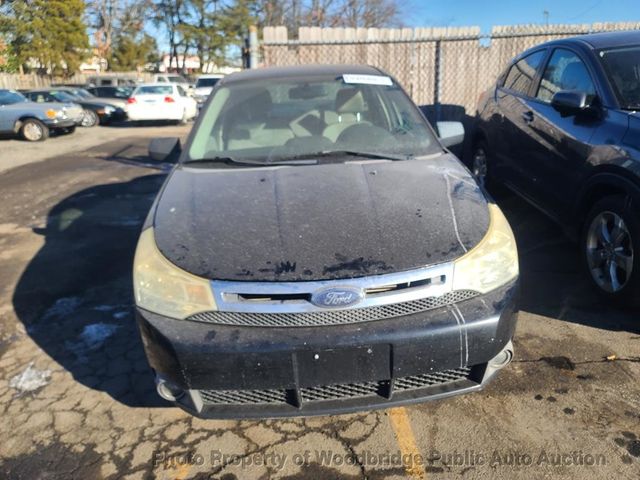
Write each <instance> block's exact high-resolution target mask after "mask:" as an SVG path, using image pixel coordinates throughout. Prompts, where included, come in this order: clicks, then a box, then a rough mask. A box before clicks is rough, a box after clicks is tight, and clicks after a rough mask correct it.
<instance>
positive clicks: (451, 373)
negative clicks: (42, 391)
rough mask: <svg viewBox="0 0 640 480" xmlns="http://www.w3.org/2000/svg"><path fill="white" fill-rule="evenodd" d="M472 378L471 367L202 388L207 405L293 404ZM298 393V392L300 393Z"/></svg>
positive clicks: (201, 392)
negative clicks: (289, 386)
mask: <svg viewBox="0 0 640 480" xmlns="http://www.w3.org/2000/svg"><path fill="white" fill-rule="evenodd" d="M470 378H471V367H462V368H456V369H453V370H445V371H442V372H434V373H425V374H421V375H411V376H408V377H399V378H396V379H395V381H394V382H393V386H391V385H392V384H391V382H389V381H388V380H385V381H380V382H362V383H345V384H339V385H322V386H318V387H303V388H300V389H299V391H298V392H296V390H284V389H283V390H277V389H268V390H200V395H201V397H202V401H203V403H204V404H206V405H261V404H262V405H263V404H286V403H289V404H291V405H294V406H296V407H297V406H299V405H295V402H294V401H293V399H295V398H300V399H301V400H302V402H303V403H305V402H307V403H308V402H322V401H327V400H341V399H353V398H362V397H368V396H373V395H383V396H385V397H386V396H389V395H390V394H391V392H390V389H391V388H392V389H393V391H394V392H396V391H397V392H405V391H408V390H419V389H423V388H428V387H433V386H435V385H445V384H448V383H453V382H457V381H460V380H467V379H470ZM298 393H299V395H298Z"/></svg>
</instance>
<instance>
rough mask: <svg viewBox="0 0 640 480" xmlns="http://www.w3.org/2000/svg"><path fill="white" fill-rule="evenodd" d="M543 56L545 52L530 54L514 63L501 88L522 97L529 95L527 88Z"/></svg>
mask: <svg viewBox="0 0 640 480" xmlns="http://www.w3.org/2000/svg"><path fill="white" fill-rule="evenodd" d="M544 56H545V50H540V51H538V52H534V53H531V54H529V55H527V56H526V57H524V58H523V59H521V60H520V61H518V62H517V63H515V64H514V65H513V66H512V67H511V68H510V69H509V73H508V74H507V78H506V79H505V81H504V84H503V87H504V88H506V89H508V90H512V91H514V92H517V93H521V94H523V95H527V94H528V93H529V88H530V87H531V84H532V83H533V80H534V78H535V76H536V72H537V71H538V67H540V64H541V63H542V60H543V59H544Z"/></svg>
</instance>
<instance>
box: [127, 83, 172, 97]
mask: <svg viewBox="0 0 640 480" xmlns="http://www.w3.org/2000/svg"><path fill="white" fill-rule="evenodd" d="M172 93H173V87H172V86H171V85H148V86H145V87H138V88H137V89H136V91H135V92H134V95H171V94H172Z"/></svg>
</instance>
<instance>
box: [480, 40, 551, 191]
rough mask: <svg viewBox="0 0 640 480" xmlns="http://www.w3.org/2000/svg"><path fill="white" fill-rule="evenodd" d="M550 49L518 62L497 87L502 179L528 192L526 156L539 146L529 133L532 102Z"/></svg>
mask: <svg viewBox="0 0 640 480" xmlns="http://www.w3.org/2000/svg"><path fill="white" fill-rule="evenodd" d="M546 55H547V49H544V48H543V49H540V50H536V51H534V52H532V53H530V54H528V55H527V56H525V57H523V58H521V59H520V60H518V61H517V62H515V63H514V64H513V65H512V66H511V68H510V69H509V71H508V72H507V74H506V76H505V80H504V83H503V84H502V85H501V86H500V87H498V89H497V90H496V105H497V109H498V115H499V117H500V118H501V120H500V122H501V124H500V127H499V129H498V132H499V133H498V138H497V141H494V144H493V145H492V149H493V152H494V154H495V155H496V157H497V158H496V160H497V164H498V165H499V168H500V171H499V172H497V173H498V175H499V177H500V179H501V180H502V181H504V182H505V183H506V184H508V185H509V186H511V187H512V188H515V189H516V190H517V191H519V192H520V193H522V194H524V195H530V191H529V181H528V178H527V177H528V173H527V171H526V169H525V163H526V162H525V161H524V160H523V159H524V158H525V157H530V156H532V155H534V153H533V152H532V151H531V150H532V149H534V148H535V147H536V144H535V142H533V141H532V139H531V137H530V135H529V128H530V127H529V123H530V121H531V115H532V113H531V108H530V106H529V104H528V101H529V100H530V94H531V91H532V88H533V85H534V83H535V81H536V79H537V77H538V75H539V70H540V67H541V66H542V63H543V60H544V59H545V57H546Z"/></svg>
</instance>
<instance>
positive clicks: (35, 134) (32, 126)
mask: <svg viewBox="0 0 640 480" xmlns="http://www.w3.org/2000/svg"><path fill="white" fill-rule="evenodd" d="M23 134H24V136H25V138H26V139H27V140H29V141H30V142H37V141H38V140H40V139H41V138H42V135H43V134H44V131H43V130H42V127H41V126H40V125H38V124H37V123H34V122H29V123H27V124H26V125H25V126H24V130H23Z"/></svg>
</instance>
